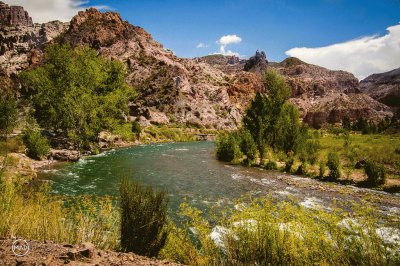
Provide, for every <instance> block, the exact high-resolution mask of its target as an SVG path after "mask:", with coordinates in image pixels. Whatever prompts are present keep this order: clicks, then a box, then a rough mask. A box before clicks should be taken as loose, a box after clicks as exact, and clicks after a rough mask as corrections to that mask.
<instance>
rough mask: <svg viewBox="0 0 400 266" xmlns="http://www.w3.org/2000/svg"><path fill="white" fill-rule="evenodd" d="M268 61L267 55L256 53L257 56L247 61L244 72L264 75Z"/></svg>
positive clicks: (262, 52)
mask: <svg viewBox="0 0 400 266" xmlns="http://www.w3.org/2000/svg"><path fill="white" fill-rule="evenodd" d="M267 67H268V61H267V55H266V54H265V52H264V51H261V52H260V51H258V50H257V51H256V54H255V55H254V56H252V57H250V58H249V60H247V62H246V63H245V64H244V66H243V70H244V71H248V72H254V73H262V72H264V71H265V69H267Z"/></svg>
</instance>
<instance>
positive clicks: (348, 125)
mask: <svg viewBox="0 0 400 266" xmlns="http://www.w3.org/2000/svg"><path fill="white" fill-rule="evenodd" d="M342 127H343V128H344V129H345V130H348V131H349V130H350V129H351V121H350V118H349V117H348V116H344V117H343V119H342Z"/></svg>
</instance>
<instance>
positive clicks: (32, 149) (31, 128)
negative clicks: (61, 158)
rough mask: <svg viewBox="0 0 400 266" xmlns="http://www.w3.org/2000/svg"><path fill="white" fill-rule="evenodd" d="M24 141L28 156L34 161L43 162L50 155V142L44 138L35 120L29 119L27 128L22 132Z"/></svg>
mask: <svg viewBox="0 0 400 266" xmlns="http://www.w3.org/2000/svg"><path fill="white" fill-rule="evenodd" d="M22 140H23V142H24V145H25V146H26V153H27V155H28V156H29V157H30V158H32V159H36V160H41V159H43V158H45V157H46V156H47V155H48V154H49V153H50V144H49V141H48V140H47V138H46V137H44V136H42V134H41V132H40V129H39V127H38V125H37V123H36V121H35V120H32V119H28V124H27V127H26V129H25V130H24V131H23V132H22Z"/></svg>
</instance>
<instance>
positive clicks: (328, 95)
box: [213, 51, 392, 128]
mask: <svg viewBox="0 0 400 266" xmlns="http://www.w3.org/2000/svg"><path fill="white" fill-rule="evenodd" d="M213 64H214V65H213V66H214V67H216V68H218V69H220V70H221V71H223V72H225V73H226V74H230V75H232V76H233V78H232V79H231V81H235V80H238V79H242V80H241V82H240V86H241V88H242V89H234V88H235V86H232V82H231V90H230V91H231V95H233V96H235V98H236V99H246V100H247V101H248V98H251V97H253V96H254V94H252V93H253V92H252V91H251V90H249V89H248V88H246V87H244V86H243V84H245V83H246V82H245V80H246V81H250V80H251V82H249V84H250V87H254V88H258V90H262V77H261V74H262V72H263V71H264V70H265V69H266V68H267V67H271V68H274V69H276V70H277V71H278V72H279V73H280V74H281V75H283V76H284V77H285V79H286V81H287V83H288V85H289V86H290V87H291V89H292V95H291V99H290V101H291V102H292V103H293V104H295V105H296V106H297V107H298V108H299V110H300V111H301V114H302V117H303V120H304V122H306V123H307V124H309V125H310V126H313V127H317V128H318V127H321V126H322V125H323V124H326V123H331V124H334V123H340V122H341V121H342V118H343V117H344V116H348V117H349V118H350V119H351V120H356V119H357V118H358V117H360V116H362V117H366V118H368V119H370V120H373V121H379V120H381V119H383V118H384V117H385V116H386V115H389V116H391V115H392V113H391V111H390V108H388V107H387V106H386V105H384V104H382V103H379V102H377V101H375V100H374V99H372V98H371V97H369V96H368V95H366V94H364V93H361V91H360V85H359V82H358V80H357V78H355V77H354V75H352V74H350V73H348V72H345V71H332V70H329V69H326V68H323V67H320V66H316V65H311V64H307V63H305V62H303V61H301V60H299V59H297V58H287V59H285V60H284V61H282V62H280V63H275V62H268V61H267V59H266V56H265V53H264V52H259V51H257V52H256V54H255V55H254V56H253V57H250V59H249V60H241V61H240V62H238V63H236V64H228V63H226V61H224V60H222V59H219V60H218V61H215V60H214V61H213ZM217 64H218V65H217ZM233 84H235V83H234V82H233Z"/></svg>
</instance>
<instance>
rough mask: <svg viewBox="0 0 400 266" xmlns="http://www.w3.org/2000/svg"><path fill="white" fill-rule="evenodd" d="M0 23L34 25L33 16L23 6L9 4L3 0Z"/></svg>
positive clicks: (0, 5)
mask: <svg viewBox="0 0 400 266" xmlns="http://www.w3.org/2000/svg"><path fill="white" fill-rule="evenodd" d="M0 24H1V25H4V26H28V27H29V26H33V22H32V18H31V17H30V16H29V14H28V12H27V11H25V9H24V8H23V7H22V6H8V5H7V4H5V3H3V2H1V1H0Z"/></svg>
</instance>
